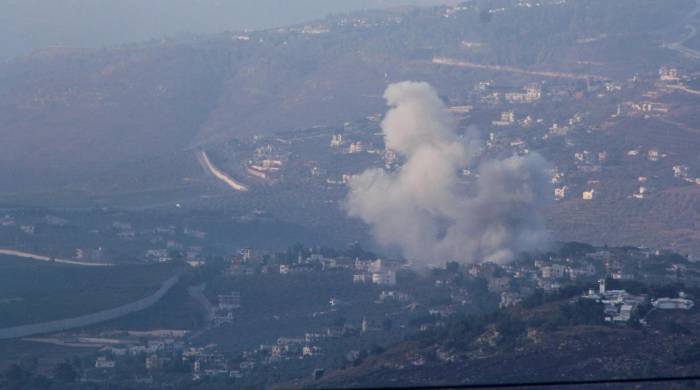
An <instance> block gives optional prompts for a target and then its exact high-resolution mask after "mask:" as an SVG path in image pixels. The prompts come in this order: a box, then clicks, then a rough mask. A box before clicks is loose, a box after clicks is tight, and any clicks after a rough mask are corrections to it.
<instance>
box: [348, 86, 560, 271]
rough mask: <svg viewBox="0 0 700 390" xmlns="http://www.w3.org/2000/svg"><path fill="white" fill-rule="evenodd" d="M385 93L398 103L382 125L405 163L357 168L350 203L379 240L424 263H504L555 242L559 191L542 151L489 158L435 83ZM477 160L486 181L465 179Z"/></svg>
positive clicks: (388, 145) (479, 175) (351, 211)
mask: <svg viewBox="0 0 700 390" xmlns="http://www.w3.org/2000/svg"><path fill="white" fill-rule="evenodd" d="M384 98H385V99H386V101H387V103H388V105H389V106H390V109H389V111H388V112H387V114H386V116H385V118H384V120H383V122H382V125H381V126H382V130H383V132H384V137H385V143H386V148H387V149H391V150H393V151H395V152H396V153H397V154H400V155H402V156H403V157H404V158H405V163H404V164H403V165H402V166H401V168H400V169H398V170H397V171H395V172H387V171H385V170H384V169H368V170H366V171H365V172H363V173H361V174H359V175H354V176H353V177H352V178H351V179H350V181H349V186H350V192H349V195H348V198H347V203H346V209H347V212H348V214H349V215H350V216H351V217H357V218H360V219H362V220H363V221H364V222H365V223H367V224H368V225H370V227H371V229H372V233H373V235H374V237H375V239H376V240H377V241H378V242H379V243H380V244H382V245H385V246H387V247H397V248H398V249H400V250H401V252H402V254H403V255H404V256H405V257H406V258H408V259H410V260H413V261H416V262H418V263H420V264H422V265H428V264H444V262H445V261H460V262H462V263H479V262H484V261H493V262H498V263H503V262H507V261H510V260H512V258H513V257H514V256H515V255H517V254H518V253H520V252H522V251H531V250H536V249H540V248H542V247H543V246H544V245H546V243H547V239H548V235H547V232H546V230H545V227H544V221H543V218H542V216H541V211H542V208H543V206H544V203H545V202H546V201H545V199H548V198H549V196H550V194H551V193H550V188H549V181H548V180H547V175H546V169H547V163H546V162H545V160H544V159H543V158H542V157H540V156H539V155H537V154H535V153H530V154H528V155H526V156H512V157H509V158H506V159H503V160H496V159H490V160H489V159H483V158H481V157H480V150H481V141H480V140H479V137H478V134H476V132H475V131H470V132H467V134H466V135H464V136H460V135H458V134H457V133H455V131H454V127H453V126H454V125H453V123H454V120H453V118H452V116H451V114H450V113H449V112H448V111H447V110H446V108H445V106H444V104H443V103H442V101H441V100H440V98H439V97H438V94H437V92H436V91H435V90H434V89H433V88H432V87H431V86H430V85H429V84H427V83H418V82H402V83H397V84H392V85H390V86H389V87H388V88H387V90H386V92H385V93H384ZM477 163H478V168H477V175H476V177H477V179H476V181H475V182H474V183H472V184H471V185H466V184H465V180H464V178H463V177H462V176H461V174H460V172H461V171H462V169H463V168H465V167H466V166H469V165H472V164H477Z"/></svg>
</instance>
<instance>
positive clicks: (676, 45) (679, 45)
mask: <svg viewBox="0 0 700 390" xmlns="http://www.w3.org/2000/svg"><path fill="white" fill-rule="evenodd" d="M695 1H696V3H697V6H696V7H695V9H694V10H693V11H692V12H690V13H689V14H688V15H687V16H686V17H685V23H686V28H688V29H689V30H690V31H689V32H688V33H687V34H685V35H683V36H682V37H681V38H680V39H679V40H677V41H676V42H672V43H664V44H663V45H662V47H664V48H666V49H671V50H675V51H677V52H680V53H681V54H685V55H686V56H688V57H690V58H693V59H696V60H698V59H700V51H697V50H693V49H691V48H689V47H686V46H685V43H686V42H688V41H689V40H691V39H693V38H694V37H695V36H696V35H697V34H698V27H697V26H696V25H695V24H696V23H697V21H695V22H694V21H693V19H695V17H696V16H698V14H700V0H695Z"/></svg>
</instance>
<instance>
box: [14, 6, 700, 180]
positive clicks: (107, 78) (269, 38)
mask: <svg viewBox="0 0 700 390" xmlns="http://www.w3.org/2000/svg"><path fill="white" fill-rule="evenodd" d="M489 4H491V3H489ZM502 4H503V5H504V8H503V11H502V12H500V10H501V9H500V8H496V6H497V5H498V4H496V3H494V4H493V5H490V7H491V9H492V11H493V12H491V13H489V14H488V15H487V17H485V16H484V15H483V10H482V9H479V8H478V7H473V6H465V7H463V9H458V10H459V12H452V11H450V9H448V8H446V7H438V8H430V9H424V10H406V11H395V12H380V11H377V12H369V13H359V14H351V15H342V16H337V17H333V18H330V19H328V20H324V21H319V22H316V23H312V24H310V25H309V26H307V27H306V28H301V27H300V28H292V29H281V30H271V31H261V32H256V33H250V34H230V33H229V34H223V35H215V36H204V37H199V38H192V39H188V40H179V41H164V42H154V43H150V44H146V45H136V46H124V47H119V48H110V49H99V50H74V49H64V48H52V49H46V50H43V51H40V52H37V53H35V54H33V55H31V56H28V57H25V58H22V59H18V60H13V61H10V62H5V63H3V64H0V118H1V119H0V162H1V164H0V191H3V192H5V193H7V192H13V193H18V192H19V193H21V192H22V191H47V190H51V191H55V190H57V189H62V190H64V191H65V190H70V191H75V190H81V189H82V190H86V191H92V190H99V189H100V187H101V185H102V184H105V183H107V184H114V182H113V181H112V180H110V179H107V178H105V176H111V175H112V174H117V175H118V176H121V175H120V171H123V170H124V169H130V171H129V172H133V173H134V174H135V173H136V172H138V171H140V170H142V169H147V170H148V169H150V168H148V167H149V166H152V165H154V164H155V165H158V164H160V165H161V166H162V167H163V168H159V169H161V171H158V172H157V173H155V174H154V175H153V176H152V177H150V178H149V179H148V180H146V183H140V182H135V183H134V182H129V181H128V180H127V181H126V182H124V183H123V187H128V188H129V189H134V190H136V189H143V188H144V187H151V188H152V187H154V186H158V185H167V186H176V185H178V183H181V180H182V179H183V177H184V176H185V175H175V176H176V177H175V178H172V177H170V176H168V175H171V172H166V171H167V170H168V166H171V165H173V166H178V167H179V168H183V167H182V164H178V163H174V164H173V163H171V162H173V161H177V160H183V159H185V160H187V159H188V158H185V157H184V156H183V154H182V152H183V151H185V150H187V149H188V148H191V147H193V146H199V145H206V144H212V143H217V142H221V141H223V140H228V139H231V138H235V137H249V136H251V135H254V134H258V133H270V132H273V131H279V130H289V129H295V128H306V127H312V126H315V125H331V124H333V125H335V124H339V123H343V122H344V121H348V120H352V119H357V118H362V117H364V116H366V115H368V114H370V113H374V112H379V111H380V110H381V109H382V107H383V101H382V100H381V99H380V93H381V91H382V90H383V88H384V86H385V83H387V82H389V81H395V80H401V79H411V78H414V79H428V80H430V81H432V82H434V83H435V84H437V85H438V86H439V87H440V86H441V84H443V85H445V91H446V92H450V90H451V89H452V90H454V89H455V88H456V87H457V85H455V84H454V82H452V81H451V79H450V77H444V76H443V75H442V74H441V71H439V70H438V69H439V68H435V67H433V66H429V65H428V63H429V61H430V60H431V59H432V57H433V56H439V55H448V56H454V57H459V58H462V59H467V60H470V61H477V62H481V63H491V64H494V63H498V64H508V65H512V64H517V65H519V66H526V67H529V66H532V67H546V68H557V67H558V66H563V65H566V64H570V63H571V61H574V60H576V59H577V58H578V57H579V56H588V55H594V56H603V57H608V59H609V62H610V64H611V65H610V67H608V68H606V69H605V70H604V72H607V73H616V72H620V71H624V72H626V73H630V72H632V71H634V70H635V69H639V68H640V67H646V66H652V67H653V66H656V64H653V63H651V64H650V63H649V62H650V61H651V62H653V61H654V60H653V59H654V58H658V56H659V55H658V52H654V51H653V49H652V48H651V47H649V46H648V45H647V46H644V45H639V44H632V45H630V44H629V43H630V42H632V41H630V39H632V40H635V41H636V40H638V39H640V37H641V38H644V37H646V38H644V39H649V37H650V36H649V34H651V33H653V34H663V33H664V32H665V31H668V27H673V23H674V22H675V21H677V20H678V19H679V18H680V17H682V16H683V14H684V10H686V11H687V10H688V9H690V8H691V7H692V1H691V0H674V1H673V2H672V4H671V3H669V2H655V1H647V0H645V1H641V2H640V1H632V0H624V1H617V2H608V1H602V0H596V1H586V2H583V1H569V2H567V3H565V4H563V5H560V4H559V3H558V2H552V4H549V2H544V3H543V5H542V6H541V7H534V8H531V9H530V8H522V7H516V4H517V3H515V2H511V1H504V2H502ZM451 9H452V10H454V9H455V8H451ZM450 12H452V13H450ZM448 16H449V17H448ZM591 37H609V38H610V39H600V42H599V43H593V44H591V45H588V46H586V47H585V48H584V49H583V50H582V49H581V48H580V47H573V45H572V43H573V42H574V41H576V40H577V39H593V38H591ZM625 37H626V38H625ZM593 40H594V41H595V39H593ZM464 42H476V44H475V45H476V46H473V47H476V49H473V48H472V49H469V48H468V46H465V43H464ZM647 42H648V41H647ZM465 47H467V49H465ZM622 53H624V55H622ZM641 58H644V59H645V61H644V62H640V61H639V59H641ZM567 66H568V65H567ZM441 90H442V89H441ZM142 162H145V164H142ZM148 162H152V163H153V164H151V163H148ZM193 163H194V162H193V160H192V159H190V160H188V162H187V163H186V166H190V167H191V166H192V164H193ZM129 167H131V168H129ZM161 174H162V175H161ZM127 176H128V175H127ZM164 176H168V178H167V179H165V178H164ZM171 176H172V175H171ZM87 179H91V180H93V179H94V180H97V181H96V182H93V184H85V183H86V181H87ZM123 189H125V188H123Z"/></svg>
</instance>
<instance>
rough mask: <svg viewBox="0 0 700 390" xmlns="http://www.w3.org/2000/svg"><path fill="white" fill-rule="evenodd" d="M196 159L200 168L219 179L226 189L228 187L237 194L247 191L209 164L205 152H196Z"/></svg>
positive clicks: (246, 188) (244, 187) (209, 161)
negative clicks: (200, 165)
mask: <svg viewBox="0 0 700 390" xmlns="http://www.w3.org/2000/svg"><path fill="white" fill-rule="evenodd" d="M197 159H198V160H199V162H200V164H202V166H203V167H204V168H205V169H206V170H207V171H208V172H209V173H211V174H212V175H214V177H215V178H217V179H219V181H221V182H222V183H224V184H226V185H227V186H228V187H230V188H232V189H234V190H236V191H238V192H246V191H248V187H246V186H245V185H243V184H241V183H239V182H237V181H235V180H234V179H232V178H231V177H230V176H229V175H227V174H226V173H225V172H223V171H222V170H220V169H219V168H217V167H215V166H214V164H212V163H211V160H209V156H207V152H205V151H203V150H200V151H199V152H197Z"/></svg>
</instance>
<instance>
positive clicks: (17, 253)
mask: <svg viewBox="0 0 700 390" xmlns="http://www.w3.org/2000/svg"><path fill="white" fill-rule="evenodd" d="M0 255H7V256H14V257H21V258H23V259H28V260H38V261H49V262H50V261H54V262H56V263H60V264H70V265H79V266H83V267H111V266H114V264H112V263H91V262H87V261H76V260H66V259H59V258H53V259H52V258H51V257H48V256H44V255H37V254H35V253H29V252H22V251H18V250H14V249H0Z"/></svg>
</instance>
